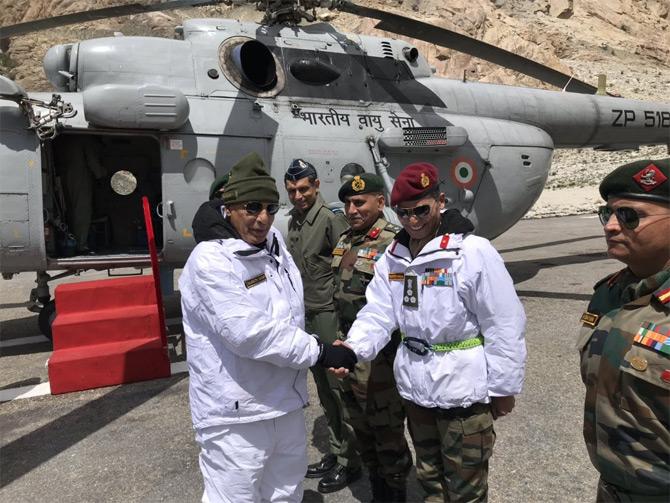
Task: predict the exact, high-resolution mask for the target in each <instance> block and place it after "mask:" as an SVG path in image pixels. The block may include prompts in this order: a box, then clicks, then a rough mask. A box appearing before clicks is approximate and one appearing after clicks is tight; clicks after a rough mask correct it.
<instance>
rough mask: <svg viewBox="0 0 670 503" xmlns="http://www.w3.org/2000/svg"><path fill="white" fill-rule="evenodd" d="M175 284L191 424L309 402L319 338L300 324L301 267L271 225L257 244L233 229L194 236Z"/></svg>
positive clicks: (276, 412)
mask: <svg viewBox="0 0 670 503" xmlns="http://www.w3.org/2000/svg"><path fill="white" fill-rule="evenodd" d="M179 289H180V291H181V302H182V314H183V323H184V332H185V334H186V346H187V360H188V366H189V373H190V385H189V386H190V390H189V391H190V393H189V394H190V403H191V415H192V418H193V426H194V427H195V428H196V429H198V428H205V427H209V426H215V425H224V424H232V423H246V422H252V421H260V420H263V419H270V418H274V417H278V416H281V415H283V414H286V413H289V412H292V411H294V410H296V409H299V408H301V407H304V406H306V405H307V370H306V369H307V368H308V367H311V366H312V365H314V364H315V363H316V360H317V359H318V354H319V345H318V342H317V340H316V339H315V338H314V337H313V336H311V335H310V334H308V333H306V332H305V331H304V329H303V328H304V303H303V289H302V281H301V279H300V273H299V272H298V270H297V268H296V266H295V264H294V262H293V260H292V259H291V256H290V255H289V253H288V252H287V250H286V246H285V244H284V241H283V239H282V238H281V236H280V235H279V232H278V231H277V230H276V229H274V228H272V230H271V231H270V233H269V234H268V237H267V245H266V246H265V247H263V248H258V247H255V246H252V245H249V244H247V243H246V242H245V241H243V240H241V239H236V238H234V237H232V236H231V237H230V238H228V239H219V240H213V241H204V242H202V243H200V244H198V245H197V246H196V247H195V249H194V250H193V252H192V253H191V255H190V257H189V259H188V261H187V263H186V266H185V267H184V271H183V273H182V275H181V277H180V278H179Z"/></svg>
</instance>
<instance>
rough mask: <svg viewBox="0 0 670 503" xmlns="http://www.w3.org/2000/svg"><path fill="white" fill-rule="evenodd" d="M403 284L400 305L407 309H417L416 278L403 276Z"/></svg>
mask: <svg viewBox="0 0 670 503" xmlns="http://www.w3.org/2000/svg"><path fill="white" fill-rule="evenodd" d="M404 281H405V284H404V286H405V287H404V289H403V292H402V305H403V306H407V307H419V291H418V290H419V288H418V283H419V282H418V277H417V276H405V280H404Z"/></svg>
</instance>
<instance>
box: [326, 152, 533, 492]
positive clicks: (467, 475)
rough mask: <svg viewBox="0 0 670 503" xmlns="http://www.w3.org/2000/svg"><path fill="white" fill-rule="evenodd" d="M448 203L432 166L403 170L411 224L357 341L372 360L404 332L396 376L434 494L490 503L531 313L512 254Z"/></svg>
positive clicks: (375, 290)
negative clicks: (499, 429) (496, 424)
mask: <svg viewBox="0 0 670 503" xmlns="http://www.w3.org/2000/svg"><path fill="white" fill-rule="evenodd" d="M444 201H445V199H444V194H443V193H441V192H440V190H439V182H438V171H437V168H436V167H435V166H433V165H432V164H429V163H425V162H420V163H416V164H410V165H409V166H407V167H406V168H405V169H404V170H403V171H401V172H400V174H399V175H398V177H397V178H396V181H395V184H394V185H393V190H392V193H391V204H392V205H393V207H394V210H395V211H396V213H397V214H398V217H399V218H400V223H401V224H402V226H403V230H402V231H400V232H399V233H398V234H397V235H396V237H395V239H394V240H393V242H392V243H391V245H389V247H388V248H387V249H386V251H385V253H384V255H382V257H381V258H380V259H379V260H378V261H377V263H376V264H375V274H374V277H373V278H372V281H371V282H370V284H369V285H368V287H367V289H366V299H367V304H366V305H365V307H363V309H362V310H361V311H360V312H359V313H358V316H357V317H356V321H354V323H353V325H352V327H351V329H350V330H349V333H348V335H347V341H346V343H345V344H347V345H348V346H350V347H351V348H352V349H353V350H354V352H355V353H356V356H357V357H358V360H359V361H369V360H371V359H373V358H375V356H376V355H377V354H379V352H380V351H381V350H382V349H383V348H384V347H385V346H386V345H387V344H388V343H389V341H390V340H391V334H392V333H393V332H394V331H395V330H400V332H401V334H402V344H401V345H400V346H399V347H398V350H397V353H396V356H395V364H394V374H395V379H396V383H397V385H398V391H399V393H400V396H402V397H403V399H404V403H405V408H406V411H407V417H408V423H409V431H410V434H411V436H412V440H413V443H414V447H415V450H416V458H417V463H416V468H417V469H416V472H417V478H418V479H419V482H420V483H421V485H422V487H423V489H424V491H425V492H426V501H431V502H432V501H435V502H437V501H439V502H443V501H468V502H474V501H486V499H487V493H488V484H487V477H488V460H489V458H490V456H491V453H492V451H493V443H494V440H495V433H494V430H493V420H494V419H495V418H498V417H501V416H505V415H507V414H509V413H510V412H511V411H512V408H513V407H514V396H515V395H517V394H519V393H520V392H521V387H522V384H523V377H524V365H525V359H526V347H525V341H524V331H525V322H526V317H525V314H524V311H523V307H522V306H521V302H520V301H519V299H518V297H517V295H516V292H515V290H514V285H513V283H512V278H511V277H510V276H509V274H508V273H507V271H506V269H505V265H504V264H503V261H502V258H501V257H500V255H499V254H498V253H497V252H496V250H495V249H494V248H493V246H491V243H489V241H488V240H486V239H484V238H481V237H478V236H475V235H474V234H472V231H473V230H474V228H473V225H472V223H471V222H470V221H469V220H467V219H466V218H464V217H463V216H461V214H460V213H459V212H458V211H457V210H446V211H443V208H444ZM334 373H335V374H336V375H340V376H341V375H346V374H347V373H348V371H346V370H345V369H337V370H334Z"/></svg>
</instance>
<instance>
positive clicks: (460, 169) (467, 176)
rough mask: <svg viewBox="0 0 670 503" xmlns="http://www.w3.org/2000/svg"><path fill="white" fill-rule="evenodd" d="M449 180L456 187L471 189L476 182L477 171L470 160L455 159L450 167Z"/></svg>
mask: <svg viewBox="0 0 670 503" xmlns="http://www.w3.org/2000/svg"><path fill="white" fill-rule="evenodd" d="M451 179H452V180H453V181H454V183H455V184H456V185H457V186H458V187H463V188H465V189H470V188H472V187H473V186H474V185H475V183H476V182H477V169H476V168H475V163H474V161H471V160H470V159H463V158H461V159H456V160H455V161H454V162H453V163H452V165H451Z"/></svg>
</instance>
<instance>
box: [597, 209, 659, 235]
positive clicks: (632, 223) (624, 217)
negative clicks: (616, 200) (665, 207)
mask: <svg viewBox="0 0 670 503" xmlns="http://www.w3.org/2000/svg"><path fill="white" fill-rule="evenodd" d="M612 214H614V215H615V216H616V219H617V221H618V222H619V225H620V226H621V227H625V228H626V229H628V230H633V229H635V228H636V227H637V226H638V225H640V219H641V218H646V217H653V216H655V215H642V216H640V214H639V213H638V212H637V210H635V209H633V208H628V207H626V206H621V207H619V208H617V209H613V208H610V207H609V206H601V207H599V208H598V217H599V218H600V223H601V224H603V225H607V222H609V221H610V218H611V217H612ZM658 215H661V213H658Z"/></svg>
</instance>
